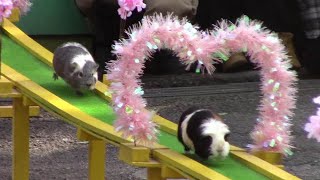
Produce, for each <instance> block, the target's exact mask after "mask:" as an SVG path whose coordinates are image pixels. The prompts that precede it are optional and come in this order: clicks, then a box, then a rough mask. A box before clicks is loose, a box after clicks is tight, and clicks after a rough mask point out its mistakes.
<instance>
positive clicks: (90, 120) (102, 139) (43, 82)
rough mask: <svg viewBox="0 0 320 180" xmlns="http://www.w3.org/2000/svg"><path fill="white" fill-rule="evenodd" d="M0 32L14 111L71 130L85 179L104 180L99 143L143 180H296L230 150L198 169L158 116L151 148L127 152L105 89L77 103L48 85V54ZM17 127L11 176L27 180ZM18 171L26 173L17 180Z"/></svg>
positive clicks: (60, 86) (8, 27)
mask: <svg viewBox="0 0 320 180" xmlns="http://www.w3.org/2000/svg"><path fill="white" fill-rule="evenodd" d="M3 29H4V31H5V32H6V34H7V35H6V36H3V37H2V38H3V45H2V57H3V64H2V74H3V76H5V77H6V79H8V80H9V83H12V85H13V86H14V91H15V92H16V91H17V94H19V95H17V96H16V97H13V98H15V99H16V103H15V104H14V106H17V107H18V106H21V107H26V106H31V105H32V106H33V105H35V104H36V105H39V106H40V107H42V108H44V109H45V110H47V111H48V112H51V113H52V114H54V115H56V116H58V117H60V118H61V119H63V120H65V121H66V122H68V123H70V124H72V125H74V126H75V127H77V128H78V138H79V139H80V140H86V141H89V178H90V179H94V180H96V179H104V178H105V174H104V168H105V166H104V163H105V162H104V161H105V155H104V154H105V149H104V147H105V143H112V144H114V145H117V146H119V148H120V153H119V158H120V159H121V160H123V161H125V162H127V163H129V164H131V165H135V166H140V167H147V168H148V179H165V178H181V177H185V178H189V179H201V180H205V179H219V180H223V179H237V180H241V179H290V180H294V179H299V178H297V177H295V176H293V175H291V174H289V173H288V172H286V171H284V170H282V169H281V168H279V167H278V166H275V165H272V164H270V163H268V162H266V161H263V160H261V159H259V158H257V157H255V156H253V155H250V154H248V153H246V152H245V151H244V150H243V149H241V148H238V147H234V146H232V148H231V154H230V156H229V157H228V158H227V159H226V160H225V161H223V162H206V163H205V164H202V163H200V162H198V161H197V160H196V158H195V157H193V156H190V157H187V156H185V155H184V154H182V152H183V148H182V146H181V145H180V143H179V142H178V140H177V138H176V129H177V125H176V124H174V123H172V122H170V121H169V120H166V119H164V118H162V117H160V116H156V117H155V118H154V121H155V122H156V123H158V124H159V125H160V128H161V133H160V137H159V139H160V141H159V144H158V145H156V146H155V147H152V148H147V147H139V146H132V143H131V140H130V139H123V138H122V137H121V136H120V135H119V134H118V133H116V132H115V131H114V129H113V127H112V123H113V120H114V118H115V114H114V113H113V111H112V108H111V106H110V105H109V100H110V97H109V96H107V95H105V92H106V91H107V89H108V87H107V85H105V84H103V83H101V82H98V83H97V86H96V89H95V90H94V92H88V93H86V94H85V95H84V97H81V98H79V97H78V96H76V94H75V93H74V92H73V91H72V90H71V89H70V88H68V86H66V84H65V83H64V82H63V81H62V80H61V81H53V79H52V73H53V70H52V57H53V55H52V53H51V52H49V51H48V50H46V49H45V48H44V47H42V46H41V45H40V44H38V43H37V42H35V41H34V40H32V39H31V38H30V37H29V36H27V35H26V34H25V33H24V32H22V31H21V30H20V29H18V28H17V27H16V26H14V24H12V23H11V22H10V21H8V20H5V21H4V24H3ZM7 83H8V82H7ZM10 93H11V92H10ZM10 93H9V94H10ZM11 94H12V93H11ZM26 102H29V103H26ZM18 109H20V110H21V114H20V115H19V114H18V113H16V114H15V116H16V117H15V118H14V121H17V122H20V121H18V120H19V119H23V118H25V117H24V116H28V112H27V110H28V108H18ZM16 112H17V111H16ZM22 115H24V116H22ZM22 125H23V126H21V127H20V125H19V123H16V124H15V126H16V127H17V128H18V129H19V131H20V133H18V134H17V135H16V139H14V140H15V141H16V142H14V144H15V143H16V144H18V143H19V142H20V143H22V142H24V143H22V146H21V147H20V150H19V151H18V150H14V153H13V155H14V159H15V160H14V168H13V170H14V171H13V174H15V175H16V176H13V177H14V179H19V180H20V179H28V163H29V162H28V161H29V159H28V143H25V142H26V141H28V137H27V138H26V137H25V136H27V135H28V133H27V132H26V133H25V134H23V133H21V132H24V131H27V130H28V124H22ZM21 134H22V135H23V136H24V138H22V135H21ZM19 137H20V138H19ZM21 148H22V149H24V150H21ZM20 151H21V152H20ZM22 171H23V172H26V173H24V174H22V175H21V174H19V173H20V172H22Z"/></svg>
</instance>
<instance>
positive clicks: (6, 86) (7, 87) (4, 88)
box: [0, 75, 13, 94]
mask: <svg viewBox="0 0 320 180" xmlns="http://www.w3.org/2000/svg"><path fill="white" fill-rule="evenodd" d="M0 84H1V88H0V94H8V93H11V92H12V88H13V84H12V82H10V81H9V80H8V79H7V78H5V77H4V76H2V75H1V76H0Z"/></svg>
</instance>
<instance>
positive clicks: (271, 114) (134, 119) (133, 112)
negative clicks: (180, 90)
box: [108, 15, 296, 154]
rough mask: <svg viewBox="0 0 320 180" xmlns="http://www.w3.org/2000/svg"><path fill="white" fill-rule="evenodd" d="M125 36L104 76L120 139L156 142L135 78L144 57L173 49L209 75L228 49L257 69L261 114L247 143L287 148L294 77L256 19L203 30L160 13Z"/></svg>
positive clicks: (273, 39) (259, 147)
mask: <svg viewBox="0 0 320 180" xmlns="http://www.w3.org/2000/svg"><path fill="white" fill-rule="evenodd" d="M128 35H129V37H130V39H129V40H122V41H121V42H118V43H116V44H115V46H114V53H115V54H116V55H117V57H118V59H117V60H115V61H112V62H111V63H109V66H108V79H109V80H110V81H111V82H112V83H111V86H110V93H111V94H112V100H113V107H114V110H115V112H116V113H117V115H118V117H117V120H116V122H115V128H116V130H117V131H120V132H122V133H123V136H124V137H134V139H135V141H136V142H137V143H140V144H152V143H153V142H155V141H156V140H157V137H156V134H157V128H156V124H155V123H154V122H152V113H151V112H149V111H146V110H145V107H146V101H145V100H144V99H143V98H142V97H141V95H142V94H143V90H142V88H141V82H140V80H139V77H140V76H141V75H142V73H143V68H144V62H145V60H146V59H148V58H149V57H151V55H152V53H154V52H155V51H156V50H157V49H162V48H168V49H172V50H173V51H174V52H176V53H177V56H178V57H179V58H180V59H181V62H182V63H184V64H187V65H190V64H192V63H194V62H196V61H198V62H199V63H200V64H203V66H204V67H205V68H206V69H207V71H208V72H209V73H212V72H213V71H214V67H213V64H214V63H216V62H221V60H227V59H228V57H229V55H230V53H231V52H238V51H244V52H246V53H247V54H248V55H249V56H250V57H251V60H252V62H253V63H255V64H256V66H257V67H259V68H261V71H260V72H261V81H262V85H261V90H262V93H263V98H262V101H261V105H260V107H259V110H260V115H259V116H260V117H259V118H258V121H257V125H256V126H255V128H254V130H253V132H252V133H251V136H252V138H253V141H254V145H251V146H250V147H251V148H252V149H253V150H270V151H277V152H281V153H284V154H288V153H289V152H290V148H291V145H290V140H291V136H290V126H291V124H290V117H291V116H292V115H293V112H292V109H293V108H295V93H296V89H295V87H294V83H295V82H296V75H295V72H293V71H290V70H289V68H290V62H289V59H288V57H287V55H286V52H285V47H284V46H283V45H282V44H281V42H280V40H279V39H278V37H277V36H276V35H275V34H273V33H270V32H269V31H267V30H265V29H264V28H263V27H262V26H261V23H258V22H255V21H250V20H249V18H248V17H246V16H244V17H242V18H240V19H239V20H238V22H237V24H235V25H234V24H231V23H227V22H226V21H222V22H221V23H220V27H216V28H215V30H214V31H212V32H210V33H205V32H200V31H198V28H197V27H195V26H193V25H191V24H190V23H189V22H187V21H186V20H182V21H179V20H178V18H173V17H171V16H166V17H162V16H161V15H159V16H155V17H153V18H149V17H146V18H144V19H143V20H142V23H141V25H140V27H139V28H133V29H132V30H131V32H130V33H128ZM213 60H214V61H213Z"/></svg>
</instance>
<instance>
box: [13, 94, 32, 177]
mask: <svg viewBox="0 0 320 180" xmlns="http://www.w3.org/2000/svg"><path fill="white" fill-rule="evenodd" d="M13 106H14V107H13V108H14V109H13V123H12V138H13V158H12V161H13V162H12V166H13V168H12V179H13V180H24V179H26V180H27V179H29V107H28V106H25V105H23V102H22V98H14V99H13Z"/></svg>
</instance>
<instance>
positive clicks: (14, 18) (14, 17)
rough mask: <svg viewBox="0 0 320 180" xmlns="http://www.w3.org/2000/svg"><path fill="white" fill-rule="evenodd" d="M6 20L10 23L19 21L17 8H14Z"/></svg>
mask: <svg viewBox="0 0 320 180" xmlns="http://www.w3.org/2000/svg"><path fill="white" fill-rule="evenodd" d="M8 20H9V21H11V22H18V21H19V20H20V11H19V9H18V8H14V9H13V10H12V11H11V15H10V17H9V18H8Z"/></svg>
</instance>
